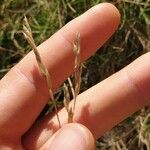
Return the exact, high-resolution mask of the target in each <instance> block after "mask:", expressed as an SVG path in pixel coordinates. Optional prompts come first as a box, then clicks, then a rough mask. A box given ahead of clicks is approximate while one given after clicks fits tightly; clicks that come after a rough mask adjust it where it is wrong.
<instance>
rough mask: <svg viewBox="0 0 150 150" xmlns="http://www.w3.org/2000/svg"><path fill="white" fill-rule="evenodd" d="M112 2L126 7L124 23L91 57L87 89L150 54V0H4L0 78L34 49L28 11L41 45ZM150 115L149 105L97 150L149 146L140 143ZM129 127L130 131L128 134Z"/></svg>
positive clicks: (86, 72) (1, 4)
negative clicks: (27, 30)
mask: <svg viewBox="0 0 150 150" xmlns="http://www.w3.org/2000/svg"><path fill="white" fill-rule="evenodd" d="M106 1H107V2H113V3H114V4H115V5H116V6H117V8H118V9H119V10H120V13H121V16H122V19H121V24H120V27H119V29H118V31H117V32H116V33H115V35H113V37H112V38H111V39H110V40H109V41H108V42H107V43H106V44H105V45H104V46H103V47H102V48H101V50H100V51H98V52H97V53H96V54H95V56H93V57H92V58H91V59H89V60H88V61H87V63H86V68H85V69H84V73H83V81H82V91H84V90H86V89H88V88H89V87H91V86H92V85H94V84H96V83H97V82H100V81H101V80H103V79H105V78H106V77H108V76H110V75H111V74H113V73H115V72H116V71H118V70H120V69H121V68H123V67H124V66H126V65H127V64H129V63H130V62H132V61H133V60H134V59H135V58H137V57H138V56H140V55H141V54H143V53H145V52H148V51H149V50H150V42H149V41H150V15H149V14H150V1H149V0H113V1H108V0H33V1H29V0H0V78H2V77H3V76H4V74H5V73H6V72H7V71H8V70H9V69H10V68H11V67H12V66H13V65H15V64H16V63H17V62H18V61H19V60H20V59H21V58H22V57H23V56H25V55H26V54H27V53H28V52H29V51H30V46H29V45H28V44H27V42H26V41H25V39H24V38H23V36H22V33H21V31H22V21H23V17H24V15H26V16H27V17H28V18H29V22H30V25H31V28H32V31H33V36H34V39H35V42H36V44H37V45H38V44H40V43H41V42H42V41H44V40H45V39H47V38H48V37H50V36H51V35H52V34H53V33H54V32H56V31H57V30H58V29H59V28H61V27H62V26H63V25H64V24H66V23H67V22H69V21H70V20H72V19H73V18H75V17H76V16H78V15H80V14H82V13H83V12H85V11H86V10H87V9H88V8H90V7H91V6H93V5H95V4H98V3H100V2H106ZM93 66H94V67H93ZM95 66H96V67H95ZM148 113H149V108H144V109H143V110H142V111H139V112H138V113H136V114H135V115H133V116H131V117H129V118H128V119H127V120H126V121H124V122H123V123H121V124H119V125H118V126H117V127H115V128H114V129H113V130H112V131H110V132H108V133H107V134H105V135H104V136H103V137H102V138H101V139H100V140H99V141H98V142H97V145H98V146H97V147H98V148H97V149H104V150H105V149H113V148H115V149H119V146H120V148H121V149H123V147H124V149H125V146H126V148H127V149H129V150H132V149H133V150H134V149H136V150H138V149H140V150H142V149H144V148H145V145H144V144H141V145H138V144H137V143H138V140H139V128H140V127H141V124H140V122H139V121H138V118H140V117H142V119H144V117H145V116H147V114H148ZM141 114H142V115H141ZM124 131H126V133H128V134H126V135H124V133H123V132H124ZM129 138H130V140H129ZM123 145H125V146H123Z"/></svg>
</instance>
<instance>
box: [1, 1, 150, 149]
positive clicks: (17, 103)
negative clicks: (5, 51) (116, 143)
mask: <svg viewBox="0 0 150 150" xmlns="http://www.w3.org/2000/svg"><path fill="white" fill-rule="evenodd" d="M119 21H120V14H119V12H118V10H117V9H116V8H115V7H114V6H113V5H112V4H109V3H103V4H99V5H97V6H94V7H93V8H91V9H90V10H88V11H87V12H86V13H84V14H83V15H81V16H80V17H78V18H76V19H74V20H73V21H71V22H69V23H68V24H67V25H66V26H64V27H63V28H62V29H61V30H59V31H58V32H57V33H55V34H54V35H53V36H52V37H50V38H49V39H48V40H47V41H45V42H44V43H42V44H41V45H40V46H38V49H39V52H40V54H41V56H42V60H43V61H44V63H45V65H46V66H47V68H48V70H49V72H50V74H51V77H52V84H53V90H54V91H55V90H56V89H57V88H58V87H59V86H60V85H61V84H62V83H63V81H64V80H65V79H66V78H67V77H68V76H69V75H70V74H71V73H72V71H73V66H74V63H73V62H74V57H73V53H72V42H73V41H74V39H75V36H76V33H78V32H79V33H80V34H81V58H82V61H84V60H85V59H87V58H89V57H90V56H91V55H93V54H94V53H95V51H96V50H97V49H98V48H99V47H101V46H102V45H103V43H104V42H105V41H106V40H107V39H109V37H111V35H112V34H113V33H114V32H115V30H116V29H117V27H118V24H119ZM149 57H150V53H147V54H145V55H143V56H141V57H140V58H138V59H137V60H135V61H134V62H133V63H132V64H130V65H128V66H127V67H126V68H124V69H123V70H121V71H119V72H118V73H116V74H114V75H113V76H111V77H109V78H107V79H106V80H104V81H102V82H101V83H98V84H97V85H95V86H94V87H92V88H90V89H89V90H87V91H85V92H84V93H82V94H80V95H79V96H78V98H77V105H76V108H77V109H76V111H75V117H74V122H78V123H81V124H83V125H84V126H86V127H87V128H88V129H87V128H86V127H84V126H82V125H81V124H76V123H75V124H71V125H70V126H69V128H76V129H77V128H80V127H81V128H82V129H83V130H82V131H83V132H84V133H85V134H84V135H85V137H88V138H86V139H88V140H86V141H87V145H88V147H89V150H93V149H94V144H93V143H94V138H98V137H100V136H101V135H102V134H104V133H105V132H106V131H108V130H109V129H111V128H112V127H113V126H114V125H116V124H117V123H119V122H120V121H122V120H123V119H125V118H126V117H127V116H129V115H130V114H132V113H133V112H135V111H137V110H138V109H140V108H141V107H143V106H144V105H146V104H148V103H149V101H148V100H149V99H150V92H149V89H150V69H149V68H150V60H149ZM66 64H67V65H66ZM47 101H48V91H47V87H46V83H44V82H43V80H42V77H41V75H40V74H39V71H38V67H37V63H36V60H35V57H34V54H33V52H30V53H29V54H28V55H27V56H26V57H25V58H23V59H22V60H21V61H20V62H19V63H18V64H17V65H16V66H14V67H13V68H12V69H11V70H10V72H8V73H7V74H6V75H5V76H4V78H2V79H1V81H0V149H2V148H3V149H4V150H5V149H11V150H14V149H15V150H17V149H23V148H25V149H29V150H43V149H46V148H48V145H49V144H50V143H51V142H52V139H54V137H55V136H56V134H58V133H60V132H61V131H60V130H61V129H60V130H58V122H57V119H56V116H55V115H51V114H50V115H47V116H45V117H44V118H42V119H41V120H38V121H36V122H35V120H36V118H37V117H38V115H39V114H40V112H41V111H42V109H43V108H44V106H45V104H46V103H47ZM59 116H60V120H61V123H62V128H63V127H64V126H65V124H66V123H67V117H66V116H67V115H66V112H65V110H64V109H62V110H60V111H59ZM66 128H68V127H66ZM66 128H65V129H66ZM57 130H58V131H57ZM56 131H57V132H56ZM55 132H56V133H55ZM91 133H92V134H93V136H94V138H93V136H92V134H91ZM56 137H57V136H56ZM68 138H69V137H68ZM68 140H69V139H68ZM76 140H78V139H76ZM74 143H77V141H74Z"/></svg>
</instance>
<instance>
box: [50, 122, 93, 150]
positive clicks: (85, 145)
mask: <svg viewBox="0 0 150 150" xmlns="http://www.w3.org/2000/svg"><path fill="white" fill-rule="evenodd" d="M48 149H50V150H58V149H61V150H70V149H71V150H76V149H80V150H94V149H95V142H94V137H93V135H92V133H91V132H90V131H89V129H87V128H86V127H85V126H83V125H81V124H78V123H70V124H67V125H65V126H64V127H62V128H61V129H60V130H58V131H57V132H56V133H55V134H54V135H53V137H52V138H51V140H50V142H49V143H48Z"/></svg>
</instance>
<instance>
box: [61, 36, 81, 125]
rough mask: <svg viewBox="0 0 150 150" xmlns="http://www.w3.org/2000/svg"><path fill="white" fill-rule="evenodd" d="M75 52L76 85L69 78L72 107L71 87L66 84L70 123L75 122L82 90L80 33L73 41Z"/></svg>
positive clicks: (66, 101)
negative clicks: (78, 98)
mask: <svg viewBox="0 0 150 150" xmlns="http://www.w3.org/2000/svg"><path fill="white" fill-rule="evenodd" d="M73 52H74V56H75V61H74V84H75V87H73V84H72V82H71V79H70V78H68V84H69V86H70V90H71V93H72V96H73V99H74V101H73V106H72V107H70V106H69V103H70V95H69V89H68V87H67V85H66V84H64V105H65V108H66V111H67V113H68V123H70V122H73V117H74V113H75V106H76V99H77V96H78V94H79V92H80V84H81V73H82V64H81V58H80V35H79V34H77V36H76V40H75V42H74V43H73Z"/></svg>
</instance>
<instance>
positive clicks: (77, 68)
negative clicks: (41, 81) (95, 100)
mask: <svg viewBox="0 0 150 150" xmlns="http://www.w3.org/2000/svg"><path fill="white" fill-rule="evenodd" d="M73 52H74V55H75V62H74V80H75V89H74V104H73V114H74V111H75V106H76V99H77V96H78V94H79V92H80V85H81V74H82V64H81V56H80V34H79V33H78V34H77V36H76V40H75V42H74V44H73Z"/></svg>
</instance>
